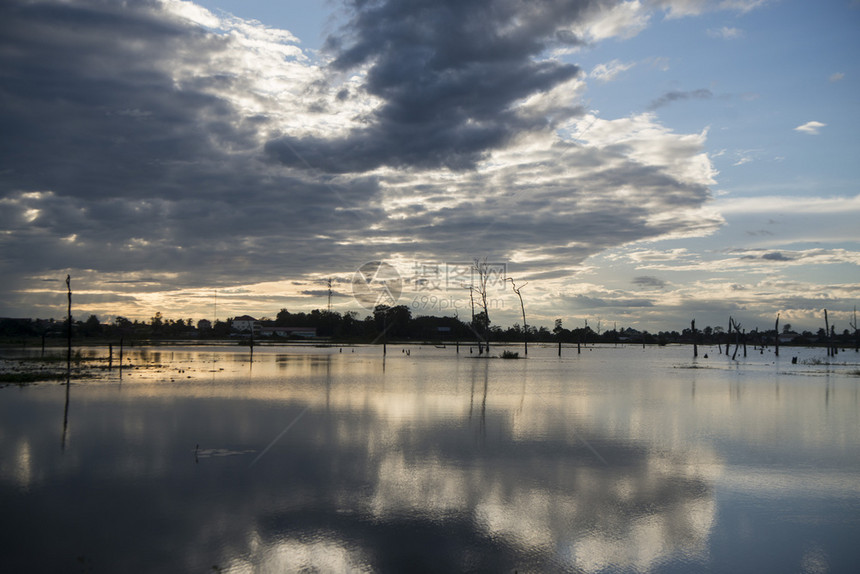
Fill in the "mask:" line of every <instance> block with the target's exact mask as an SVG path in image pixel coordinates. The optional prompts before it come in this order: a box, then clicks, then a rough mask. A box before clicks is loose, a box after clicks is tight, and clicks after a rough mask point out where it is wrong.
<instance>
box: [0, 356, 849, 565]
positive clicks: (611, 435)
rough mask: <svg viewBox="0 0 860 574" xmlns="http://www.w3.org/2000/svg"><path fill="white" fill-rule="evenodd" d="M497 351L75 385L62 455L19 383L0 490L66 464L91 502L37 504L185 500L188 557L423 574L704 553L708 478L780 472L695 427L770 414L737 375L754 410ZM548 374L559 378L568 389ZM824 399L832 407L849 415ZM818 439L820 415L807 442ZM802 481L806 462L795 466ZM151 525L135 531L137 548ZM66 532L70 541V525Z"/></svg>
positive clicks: (165, 516) (274, 362) (177, 539)
mask: <svg viewBox="0 0 860 574" xmlns="http://www.w3.org/2000/svg"><path fill="white" fill-rule="evenodd" d="M161 359H162V360H164V357H161ZM196 360H197V362H198V363H201V362H203V361H202V360H201V359H200V358H199V357H198V358H197V359H196ZM501 363H502V362H501V361H499V362H496V363H494V364H488V362H486V361H477V360H474V361H469V360H464V361H460V363H459V364H456V365H450V364H449V365H448V366H447V367H445V368H439V367H438V365H436V364H435V363H431V362H423V363H422V362H420V361H419V362H411V361H400V362H398V361H389V362H388V364H387V366H386V367H387V368H386V371H385V374H384V376H382V370H381V368H380V367H381V365H380V362H379V361H378V360H374V359H371V358H367V357H362V358H361V359H360V360H358V361H356V362H355V364H353V361H352V358H351V357H350V358H347V359H343V358H341V357H332V358H330V359H326V358H321V357H319V356H315V357H313V358H311V359H307V360H304V359H295V360H294V359H293V358H287V359H286V360H280V359H273V357H272V356H269V357H267V356H266V355H265V354H262V355H261V356H260V358H259V361H258V362H257V363H255V373H254V377H253V379H251V380H250V383H251V384H249V379H248V378H247V377H245V376H244V373H242V375H241V376H237V374H236V373H238V372H239V371H242V370H244V368H246V367H247V365H244V366H243V364H242V363H241V362H240V361H231V364H233V365H235V366H236V369H238V370H236V369H233V370H232V371H228V373H232V374H227V375H219V377H223V378H219V379H218V380H217V381H216V382H215V383H214V384H213V383H212V382H211V381H208V380H206V379H205V377H204V378H203V380H198V379H192V380H191V381H190V382H187V383H183V384H181V385H179V384H177V385H163V384H161V383H158V382H150V381H145V380H139V381H133V382H132V383H127V382H124V383H123V385H122V387H121V388H119V387H117V386H114V385H102V384H101V383H99V384H93V385H78V386H75V388H73V389H72V392H73V397H72V409H71V422H70V429H71V438H70V441H69V447H68V448H67V451H66V452H65V453H64V454H63V458H62V459H61V460H60V461H59V462H57V460H55V457H56V453H57V448H56V444H57V431H58V424H59V420H54V419H56V418H57V417H56V415H57V414H58V413H59V412H60V411H59V410H57V409H55V408H54V407H55V406H56V404H55V403H56V400H57V397H54V394H55V393H52V392H50V391H51V390H52V389H49V388H41V389H39V388H34V389H32V390H28V391H27V392H26V393H25V395H24V397H23V398H24V399H26V400H23V399H19V400H21V401H23V402H21V403H20V405H21V407H22V408H26V409H29V414H30V415H33V418H32V419H31V420H30V421H29V422H27V424H24V422H23V421H19V424H17V426H16V425H12V426H11V427H10V425H9V424H7V422H4V423H0V425H1V426H2V430H3V431H4V433H5V434H4V436H8V437H11V438H14V437H18V438H17V439H15V440H11V441H4V444H3V446H0V451H2V455H3V457H2V459H0V460H2V461H9V460H14V461H15V462H14V468H12V467H10V464H9V463H8V462H5V463H0V470H2V475H0V476H2V480H0V488H5V487H3V486H2V485H3V484H4V483H6V484H8V481H10V480H11V481H12V482H13V483H14V484H16V485H17V486H18V487H23V488H29V489H30V490H31V491H34V492H44V491H46V490H51V488H52V487H51V486H50V485H51V484H54V483H58V484H59V483H62V481H63V480H64V478H63V476H65V477H67V478H68V477H73V478H75V480H76V481H81V480H82V481H84V482H87V481H90V482H93V481H95V482H99V483H101V484H104V485H105V486H106V488H104V489H103V490H102V491H100V492H98V493H95V492H89V489H87V490H86V492H88V493H89V497H88V498H86V499H84V498H81V499H75V498H70V499H69V498H64V497H59V495H58V493H53V494H52V497H51V499H50V500H51V501H52V503H53V504H56V505H58V507H62V508H64V513H69V514H72V515H73V514H74V513H76V512H81V511H85V509H86V508H87V505H92V504H95V505H97V506H99V505H104V506H108V507H109V506H110V505H112V504H113V505H116V504H117V501H123V500H124V499H125V497H127V496H133V497H135V498H137V499H140V500H150V501H153V502H154V503H155V504H151V505H148V506H145V505H135V507H134V508H133V509H130V510H129V512H130V513H131V515H130V516H129V517H128V518H127V520H129V521H136V522H138V523H143V524H151V525H159V524H166V521H167V520H172V519H173V517H174V516H176V515H182V516H183V519H182V520H181V521H179V524H176V525H174V526H172V527H171V528H169V529H168V532H169V535H170V536H171V537H172V538H173V539H174V546H175V547H177V548H187V549H192V548H193V549H194V550H188V552H189V556H187V557H186V560H187V564H186V566H187V565H189V564H190V565H194V566H199V565H205V564H212V563H217V564H219V565H220V566H221V567H224V568H225V569H228V570H230V571H236V572H242V571H255V570H256V571H259V570H264V569H269V568H271V569H275V570H281V569H286V570H301V569H302V568H318V569H320V570H337V571H349V570H352V571H365V570H377V571H378V570H386V569H387V570H398V569H399V570H403V569H408V568H409V566H410V564H413V563H414V562H415V561H416V560H421V561H423V562H427V563H429V564H431V565H432V564H435V565H437V566H438V568H433V569H435V570H437V571H443V570H445V569H446V568H450V569H452V570H464V569H468V568H475V569H486V570H499V569H501V570H512V569H514V568H519V569H520V570H521V571H523V570H525V571H528V570H533V571H548V570H549V571H552V570H568V569H579V570H584V571H600V570H603V569H625V570H637V571H648V570H652V569H654V568H655V567H657V566H658V565H659V564H664V563H666V562H667V561H670V562H671V561H672V560H678V559H681V558H678V557H682V559H683V560H685V561H688V563H692V564H701V563H704V562H705V561H707V559H708V548H709V540H710V538H711V535H712V532H713V529H714V527H715V523H716V520H717V503H716V492H715V491H716V489H717V488H718V487H723V486H726V485H728V486H729V487H734V486H738V485H740V486H738V488H741V487H748V488H749V490H751V491H753V492H755V491H766V490H767V489H768V488H770V489H773V488H774V487H776V488H777V489H780V488H783V487H782V486H780V480H779V475H776V476H777V479H776V482H774V479H772V475H768V474H767V473H766V470H767V469H763V468H762V467H756V466H751V467H750V472H749V473H748V474H746V475H745V474H743V473H740V474H738V473H734V474H732V475H731V476H730V477H727V476H726V472H725V468H724V466H725V463H724V461H723V459H722V458H721V457H720V456H718V455H717V454H716V452H715V450H714V448H713V447H711V446H709V445H708V444H707V442H706V441H704V440H701V435H700V434H699V433H700V432H701V431H700V429H701V428H702V425H703V424H707V425H708V426H709V428H710V429H711V430H710V434H709V436H716V437H717V438H718V439H721V437H722V438H725V439H727V440H733V437H735V433H734V431H733V430H732V429H730V428H727V425H728V424H730V423H732V422H737V421H738V418H737V417H738V416H740V415H738V414H737V412H735V411H731V408H730V407H732V405H734V406H735V409H736V410H737V408H741V409H742V410H743V413H744V414H743V417H744V418H743V419H742V420H743V421H745V422H747V423H748V426H750V427H751V428H752V429H754V430H756V431H757V429H765V430H767V429H769V428H771V427H772V426H774V425H778V424H779V423H780V420H781V418H782V417H784V416H785V414H784V412H783V411H781V410H780V409H777V408H775V407H774V406H773V405H772V404H770V403H768V402H767V401H766V400H763V398H764V397H765V396H766V397H769V399H770V401H771V402H773V401H776V400H777V399H775V398H774V397H775V395H774V393H773V390H772V388H771V387H769V386H768V387H766V388H765V387H764V386H762V385H754V384H751V385H748V387H747V388H746V389H745V391H744V392H745V393H746V395H744V396H743V398H742V400H743V399H746V400H747V402H748V403H749V404H750V408H751V409H754V406H755V405H758V407H759V408H758V410H757V412H758V413H759V414H760V417H762V418H764V419H766V420H765V421H760V420H755V421H753V420H750V417H752V418H753V419H755V415H754V414H753V413H752V412H751V411H748V410H747V407H746V406H741V407H738V405H737V402H736V401H737V395H738V393H737V392H734V391H732V390H731V388H730V386H731V385H727V384H726V380H725V379H716V380H711V379H709V378H708V376H709V375H707V374H706V375H704V376H703V375H701V374H700V373H695V375H696V376H697V379H696V381H697V384H698V387H697V392H696V395H695V397H693V396H692V393H690V384H689V382H688V381H687V382H684V381H682V380H681V378H680V377H679V380H678V381H670V382H671V383H672V384H670V385H668V386H664V387H662V388H661V389H655V388H654V387H653V386H650V387H649V385H648V384H644V383H641V381H640V383H639V384H638V385H622V386H616V387H613V386H611V385H607V386H602V387H596V388H589V387H588V385H585V384H582V383H576V382H575V381H574V382H573V383H571V382H570V381H569V380H568V381H565V380H558V381H553V380H551V379H547V378H546V377H547V375H546V374H545V373H541V368H540V363H539V362H536V364H535V365H530V366H529V371H528V373H527V375H528V377H529V378H528V379H527V380H526V381H525V383H524V382H523V380H522V379H521V378H520V376H521V375H522V374H523V372H522V371H519V372H518V371H516V370H515V369H517V368H521V367H508V366H507V365H502V364H501ZM192 364H193V363H192ZM221 364H226V362H223V363H221ZM284 365H286V367H284ZM506 373H507V374H506ZM689 374H690V373H685V374H684V376H688V375H689ZM231 376H232V377H233V378H232V379H231V378H229V377H231ZM671 376H675V374H672V375H671ZM565 384H568V385H576V386H575V388H574V389H573V390H571V391H569V392H565V389H564V385H565ZM789 387H790V385H789V386H786V385H783V388H782V393H781V398H780V399H779V400H792V397H793V402H792V404H793V405H798V406H796V408H794V409H792V410H791V412H792V413H793V414H795V415H798V414H802V415H804V416H805V415H807V414H810V413H811V415H812V417H813V420H814V418H815V417H816V416H821V412H822V409H821V408H820V407H819V406H810V405H809V404H808V401H803V400H801V399H805V398H807V397H806V394H805V393H807V392H808V391H806V390H804V389H801V388H799V387H798V388H789ZM839 392H842V391H841V390H840V391H839ZM658 394H659V397H658V396H657V395H658ZM816 396H817V395H816ZM658 398H659V399H660V400H661V401H662V403H663V404H662V408H657V405H658V403H659V401H658V400H657V399H658ZM733 401H734V402H733ZM666 404H669V405H672V408H666ZM801 405H805V406H801ZM833 408H834V407H831V409H830V411H829V416H831V420H832V418H833V417H834V416H835V418H836V421H837V423H838V424H842V423H840V422H839V421H842V422H848V421H849V420H850V415H848V414H845V412H846V411H845V410H844V409H843V410H838V411H836V413H835V414H834V410H833ZM303 409H308V410H307V413H306V414H305V415H304V416H303V417H302V419H301V421H300V423H299V424H296V425H295V427H294V428H293V429H291V430H290V432H289V433H286V434H285V435H284V436H283V438H282V439H281V440H279V441H278V442H277V443H276V444H275V445H273V447H272V449H271V452H269V453H267V455H266V457H264V458H262V459H261V460H260V461H259V463H258V464H256V465H254V466H253V467H252V468H251V467H250V462H251V459H252V458H253V456H254V455H253V454H248V455H247V456H245V455H242V454H241V453H254V452H260V451H261V450H262V449H263V448H264V447H265V446H266V445H267V444H268V443H269V442H270V441H271V440H272V439H273V438H274V437H276V436H278V433H280V432H281V431H282V430H283V428H284V427H285V425H287V424H288V423H289V422H290V421H291V420H293V419H294V418H295V417H296V415H298V414H299V413H301V412H303ZM798 409H799V410H800V411H802V412H800V413H799V412H798ZM55 411H56V412H55ZM825 414H826V413H825ZM723 415H725V416H726V417H727V422H725V423H720V416H723ZM19 416H20V415H19ZM657 416H662V418H660V419H658V420H655V417H657ZM34 421H36V422H34ZM703 421H706V423H705V422H703ZM55 423H56V424H55ZM769 432H770V431H768V432H765V434H764V435H763V438H760V440H762V441H764V440H766V439H767V437H768V436H769ZM790 432H800V431H790ZM820 435H821V431H820V429H816V430H815V431H814V432H813V433H812V434H811V437H812V438H811V439H809V440H811V441H812V442H813V443H817V441H818V440H823V438H822V439H819V438H818V437H819V436H820ZM583 440H585V441H587V444H590V445H593V447H594V449H595V450H596V451H598V452H599V453H600V456H601V458H602V459H603V460H600V459H598V458H597V457H596V456H595V455H594V453H593V452H592V451H591V450H590V449H589V448H588V447H587V446H586V444H585V443H584V442H583ZM756 440H759V439H757V438H756V437H755V436H753V437H752V438H751V443H753V444H754V443H755V442H756ZM195 443H200V447H201V449H203V451H204V452H206V453H221V452H225V453H226V452H229V453H231V454H232V453H236V454H235V455H231V456H206V457H202V459H200V460H199V461H196V462H195V460H194V455H193V449H194V444H195ZM22 445H24V446H22ZM753 454H755V453H753ZM9 455H11V457H10V456H9ZM827 456H828V455H822V457H823V458H824V459H825V460H826V459H827ZM820 474H821V473H820V472H819V473H818V475H820ZM745 476H746V478H744V477H745ZM769 476H771V480H769V479H768V477H769ZM816 476H817V475H816V471H815V470H814V469H810V474H809V475H808V480H810V481H811V482H814V481H815V479H816ZM784 478H785V480H783V482H784V483H785V484H786V485H787V486H791V485H789V481H790V480H794V483H792V484H793V486H795V487H798V486H800V485H799V484H798V483H797V479H796V477H793V476H791V475H788V474H786V475H785V476H784ZM855 478H856V477H855V476H852V475H851V473H850V472H846V473H845V474H844V476H843V479H839V478H837V477H835V476H832V477H831V482H832V485H831V488H832V489H833V491H834V493H836V492H839V493H842V494H843V495H844V493H845V492H853V493H855V494H856V490H852V488H853V487H852V484H855V485H856V481H855V480H854V479H855ZM733 485H734V486H733ZM787 486H786V487H787ZM82 488H84V487H82V486H81V485H80V484H78V485H77V486H75V485H72V487H71V489H70V490H69V491H68V492H69V494H71V495H72V496H73V497H74V495H75V494H80V493H81V492H82V491H81V489H82ZM846 489H847V490H846ZM190 493H193V494H190ZM50 506H51V504H43V505H37V506H36V508H35V513H34V517H33V518H32V519H30V520H29V522H25V528H24V532H26V531H27V528H26V524H30V525H31V527H32V528H36V524H37V523H38V524H39V525H41V524H43V523H45V522H48V521H50V520H51V519H52V514H51V511H50ZM120 506H122V507H127V503H125V502H121V503H120ZM117 520H123V519H122V518H117ZM92 527H93V528H95V529H102V530H104V529H105V528H107V526H104V525H98V524H93V525H92ZM39 528H43V526H39ZM122 528H128V529H131V528H132V527H131V526H130V525H127V526H123V527H122ZM49 531H50V532H53V533H54V534H55V535H57V536H59V535H61V533H62V531H61V529H60V528H56V527H49ZM165 534H166V533H165V532H159V531H156V530H152V531H149V530H146V529H144V530H142V531H140V532H138V533H137V534H136V536H137V537H138V539H137V542H135V543H134V544H135V545H136V546H135V547H137V546H138V545H151V544H157V543H158V542H159V541H160V540H162V539H163V537H164V536H165ZM76 536H77V537H76ZM72 539H73V540H77V541H78V542H81V541H86V540H87V538H86V537H85V536H84V535H83V534H81V533H77V534H72ZM130 544H131V543H130ZM105 552H107V550H105ZM151 559H152V560H153V561H155V562H154V564H155V563H157V561H158V560H163V561H166V560H168V559H169V558H168V557H167V556H156V557H152V558H151ZM105 561H108V559H107V558H105ZM158 565H159V566H162V567H167V566H169V564H168V563H166V562H165V563H158ZM207 567H208V566H207Z"/></svg>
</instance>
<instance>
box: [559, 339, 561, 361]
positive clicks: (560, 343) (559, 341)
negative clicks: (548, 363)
mask: <svg viewBox="0 0 860 574" xmlns="http://www.w3.org/2000/svg"><path fill="white" fill-rule="evenodd" d="M558 356H559V357H561V339H559V340H558Z"/></svg>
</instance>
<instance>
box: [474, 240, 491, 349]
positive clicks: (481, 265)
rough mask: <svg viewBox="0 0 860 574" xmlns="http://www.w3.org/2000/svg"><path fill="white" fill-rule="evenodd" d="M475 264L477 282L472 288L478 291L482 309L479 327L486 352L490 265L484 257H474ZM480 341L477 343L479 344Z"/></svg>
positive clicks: (488, 342) (488, 344)
mask: <svg viewBox="0 0 860 574" xmlns="http://www.w3.org/2000/svg"><path fill="white" fill-rule="evenodd" d="M474 261H475V264H474V266H473V267H472V270H473V271H474V272H475V273H477V279H478V284H477V285H473V286H472V288H473V289H475V290H477V291H478V295H480V299H479V300H478V305H480V307H481V309H482V311H481V313H479V315H481V314H482V316H481V321H480V323H481V325H480V329H481V330H482V331H483V339H484V344H485V345H486V347H487V352H488V353H489V352H490V313H489V306H488V305H487V284H488V283H489V281H490V266H489V264H488V263H487V258H486V257H484V259H483V260H481V259H478V258H475V260H474ZM480 344H481V343H480V342H479V343H478V345H479V346H480Z"/></svg>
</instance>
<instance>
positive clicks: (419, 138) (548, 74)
mask: <svg viewBox="0 0 860 574" xmlns="http://www.w3.org/2000/svg"><path fill="white" fill-rule="evenodd" d="M588 4H589V2H584V1H558V0H535V1H534V2H529V3H523V2H519V1H513V0H478V1H471V2H463V1H462V0H444V1H440V0H421V1H414V0H387V1H383V2H365V1H354V2H350V3H349V6H350V8H351V10H352V19H351V21H350V22H349V24H348V26H347V27H346V28H345V29H344V30H343V31H342V32H341V33H340V35H335V36H332V37H330V38H329V40H328V45H329V48H330V50H331V51H333V53H334V54H335V59H334V60H333V62H332V64H331V66H332V68H333V69H334V70H338V71H349V70H352V69H354V68H357V67H359V66H365V65H367V66H369V70H368V72H367V81H366V85H365V90H366V91H367V92H368V93H370V94H372V95H373V96H376V97H378V98H381V100H382V105H381V106H380V107H379V108H378V109H376V110H375V111H374V112H373V113H372V114H371V116H370V117H368V118H367V120H366V121H367V122H368V125H367V126H366V127H361V128H358V129H355V130H353V131H352V132H350V133H349V134H348V135H346V136H345V137H342V138H338V139H334V140H329V139H325V138H319V137H304V138H299V137H295V136H291V135H283V136H281V137H280V138H277V139H274V140H272V141H270V142H269V143H268V144H267V150H268V151H269V153H270V154H272V156H274V157H276V158H277V159H278V160H280V161H281V162H283V163H285V164H287V165H293V166H304V165H310V166H312V167H314V168H318V169H324V170H326V171H335V172H362V171H366V170H372V169H374V168H377V167H379V166H381V165H388V166H395V167H405V166H420V167H439V166H442V167H447V168H450V169H455V170H458V169H466V168H470V167H472V166H473V165H474V164H475V162H477V161H478V160H480V159H481V158H482V157H484V154H485V153H486V152H487V151H488V150H491V149H494V148H498V147H499V146H501V145H503V144H504V143H505V142H507V141H509V140H510V138H512V137H513V136H515V135H516V134H517V133H519V132H521V131H523V130H527V129H535V128H539V127H543V126H546V125H548V124H549V123H550V122H551V121H553V120H552V119H549V118H548V117H545V116H544V117H540V118H534V117H531V118H526V117H523V116H522V115H519V114H518V113H517V112H516V111H515V110H514V109H513V108H512V104H514V103H515V102H516V101H518V100H520V99H522V98H524V97H526V96H529V95H531V94H535V93H539V92H546V91H547V90H550V89H552V88H553V87H555V86H557V85H559V84H560V83H562V82H565V81H567V80H570V79H571V78H573V77H575V76H576V75H577V74H578V73H579V69H578V68H577V67H576V66H574V65H571V64H565V63H562V62H559V61H553V60H538V59H537V58H536V57H537V56H539V55H540V54H541V53H542V52H543V51H544V50H546V49H547V47H549V46H551V45H555V44H560V43H576V42H578V40H577V39H576V38H575V37H572V36H571V35H570V34H569V33H567V34H565V33H563V31H564V30H565V28H564V27H565V26H566V25H567V26H569V25H570V24H571V23H573V22H575V21H576V20H577V19H578V18H579V17H581V15H582V12H583V9H584V7H586V6H587V5H588ZM564 113H565V112H562V114H564ZM575 113H578V109H577V108H575V107H573V108H570V109H568V110H567V111H566V114H567V115H570V114H575Z"/></svg>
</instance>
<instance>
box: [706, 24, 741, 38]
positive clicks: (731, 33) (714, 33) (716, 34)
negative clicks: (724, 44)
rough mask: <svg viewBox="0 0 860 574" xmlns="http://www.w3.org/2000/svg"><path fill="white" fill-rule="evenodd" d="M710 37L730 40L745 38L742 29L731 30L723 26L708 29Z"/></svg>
mask: <svg viewBox="0 0 860 574" xmlns="http://www.w3.org/2000/svg"><path fill="white" fill-rule="evenodd" d="M708 36H711V37H712V38H723V39H726V40H729V39H732V38H740V37H741V36H743V30H741V29H740V28H730V27H728V26H723V27H722V28H710V29H708Z"/></svg>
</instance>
